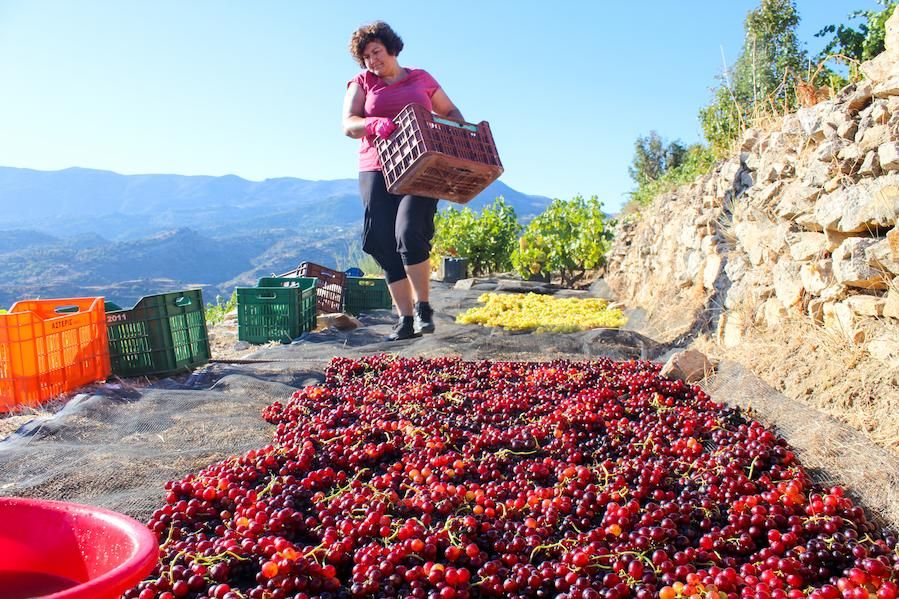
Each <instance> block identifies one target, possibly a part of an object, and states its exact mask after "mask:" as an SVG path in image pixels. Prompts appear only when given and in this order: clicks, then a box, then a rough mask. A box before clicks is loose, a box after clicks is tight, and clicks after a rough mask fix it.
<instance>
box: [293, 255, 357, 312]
mask: <svg viewBox="0 0 899 599" xmlns="http://www.w3.org/2000/svg"><path fill="white" fill-rule="evenodd" d="M297 274H298V275H299V276H301V277H315V279H316V282H315V294H316V303H317V304H318V310H319V312H321V313H323V314H333V313H334V312H340V309H341V307H342V305H343V286H344V283H346V273H342V272H340V271H339V270H334V269H331V268H328V267H327V266H322V265H321V264H316V263H315V262H303V263H302V264H300V266H299V268H298V269H297Z"/></svg>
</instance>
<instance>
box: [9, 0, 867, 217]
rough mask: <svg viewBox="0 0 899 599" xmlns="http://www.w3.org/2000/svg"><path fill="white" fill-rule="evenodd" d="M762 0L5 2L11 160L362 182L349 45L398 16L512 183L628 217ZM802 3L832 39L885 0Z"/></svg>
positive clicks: (809, 22) (807, 33)
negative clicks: (658, 157)
mask: <svg viewBox="0 0 899 599" xmlns="http://www.w3.org/2000/svg"><path fill="white" fill-rule="evenodd" d="M759 1H760V0H643V1H642V2H632V1H630V2H611V1H600V0H596V1H587V0H584V1H573V0H556V1H554V2H547V1H545V0H544V1H532V0H517V1H514V2H512V1H508V2H506V1H503V2H500V1H490V0H481V1H480V2H470V1H467V0H462V1H457V2H454V3H451V4H448V5H445V6H437V5H434V4H432V3H426V2H420V1H419V2H389V1H382V2H359V1H352V0H346V1H337V0H331V1H330V2H325V1H320V2H306V1H300V0H296V1H275V0H267V1H260V2H249V1H241V2H237V1H235V2H218V1H215V2H214V1H211V0H195V1H189V2H184V1H175V0H153V1H141V2H137V1H129V0H109V1H100V0H80V1H77V2H72V1H65V0H57V1H53V0H0V57H2V58H0V165H3V166H17V167H27V168H34V169H38V170H56V169H62V168H67V167H70V166H82V167H89V168H98V169H105V170H112V171H116V172H119V173H125V174H135V173H178V174H188V175H224V174H236V175H238V176H241V177H244V178H247V179H252V180H262V179H266V178H274V177H285V176H286V177H300V178H303V179H337V178H350V177H355V176H356V151H357V144H358V141H355V140H350V139H348V138H346V137H344V136H343V135H342V132H341V130H340V109H341V102H342V98H343V93H344V89H345V83H346V81H347V80H348V79H350V78H351V77H352V76H353V75H354V74H355V73H356V72H357V71H358V70H359V68H358V66H357V65H356V64H355V62H354V61H353V60H352V58H351V57H350V56H349V54H348V52H347V49H346V48H347V42H348V40H349V36H350V34H351V32H352V31H353V30H354V29H355V28H356V27H357V26H358V25H360V24H361V23H364V22H368V21H371V20H375V19H383V20H385V21H387V22H388V23H390V24H391V25H392V26H393V27H394V29H396V30H397V32H398V33H399V34H400V35H401V36H402V37H403V39H404V41H405V43H406V49H405V50H404V51H403V52H402V54H401V55H400V63H401V64H402V65H404V66H416V67H422V68H426V69H428V70H429V71H430V72H431V73H432V74H433V75H434V76H435V77H436V79H437V80H438V81H439V82H440V83H441V85H442V86H443V87H444V89H445V90H446V91H447V93H448V94H449V96H450V98H452V99H453V101H454V102H455V103H456V104H457V105H458V106H459V108H460V109H461V110H462V112H463V114H464V115H465V117H466V118H467V119H468V120H474V121H480V120H487V121H489V122H490V125H491V128H492V130H493V133H494V137H495V138H496V141H497V146H498V148H499V151H500V157H501V158H502V160H503V163H504V166H505V169H506V172H505V174H504V175H503V178H502V180H503V181H504V182H505V183H507V184H508V185H510V186H512V187H514V188H516V189H518V190H520V191H523V192H525V193H532V194H540V195H546V196H551V197H562V198H569V197H572V196H573V195H575V194H578V193H581V194H584V195H588V196H589V195H597V196H599V197H600V199H602V200H603V201H604V203H605V205H606V208H607V209H608V210H610V211H616V210H617V209H618V208H619V207H620V205H621V204H622V203H623V202H624V201H625V200H626V192H627V191H629V190H630V189H632V187H633V185H632V182H631V180H630V179H629V177H628V174H627V167H628V165H629V164H630V161H631V159H632V157H633V144H634V140H635V139H636V138H637V136H639V135H645V134H646V133H648V132H649V131H650V130H653V129H654V130H657V131H658V132H659V133H660V134H661V135H662V136H663V137H665V138H666V139H669V140H672V139H678V138H679V139H681V140H682V141H684V142H687V143H690V142H695V141H698V140H700V138H701V132H700V128H699V124H698V121H697V118H696V114H697V110H698V108H699V107H700V106H702V105H703V104H705V103H707V102H708V99H709V97H710V91H709V90H710V88H711V87H712V86H713V85H714V84H715V76H716V75H717V74H719V73H720V72H721V69H722V52H723V54H724V59H725V60H726V61H727V62H728V64H732V63H733V61H734V60H735V59H736V58H737V56H738V54H739V52H740V47H741V43H742V35H743V29H742V28H743V19H744V17H745V15H746V13H747V12H748V11H749V10H751V9H753V8H755V7H756V6H757V5H758V4H759ZM797 7H798V10H799V12H800V15H801V17H802V22H801V23H800V28H799V35H800V38H801V39H802V40H803V41H805V42H806V43H807V47H808V49H809V50H811V51H812V52H816V51H817V50H819V49H820V47H821V46H822V44H823V42H822V41H821V40H820V39H818V38H815V37H814V33H815V32H817V31H818V30H820V29H821V28H822V27H823V26H825V25H828V24H831V23H837V22H846V17H847V15H848V13H849V12H851V11H852V10H857V9H872V8H877V4H876V2H875V1H874V0H797ZM852 23H853V24H855V25H856V26H857V24H858V21H857V20H856V21H852Z"/></svg>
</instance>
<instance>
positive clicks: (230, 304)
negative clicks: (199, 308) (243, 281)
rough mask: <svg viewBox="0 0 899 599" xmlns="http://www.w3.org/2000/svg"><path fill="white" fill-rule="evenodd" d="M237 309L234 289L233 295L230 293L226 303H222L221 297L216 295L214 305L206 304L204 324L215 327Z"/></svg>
mask: <svg viewBox="0 0 899 599" xmlns="http://www.w3.org/2000/svg"><path fill="white" fill-rule="evenodd" d="M236 309H237V290H236V289H235V290H234V292H233V293H231V299H229V300H228V301H223V299H222V296H220V295H217V296H216V297H215V303H214V304H206V324H207V325H210V326H212V325H216V324H219V323H220V322H224V320H225V316H226V315H227V314H228V313H229V312H233V311H234V310H236Z"/></svg>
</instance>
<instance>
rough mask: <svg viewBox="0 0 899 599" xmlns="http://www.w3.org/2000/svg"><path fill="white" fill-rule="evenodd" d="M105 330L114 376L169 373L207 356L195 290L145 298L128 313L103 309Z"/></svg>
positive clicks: (200, 299) (109, 304)
mask: <svg viewBox="0 0 899 599" xmlns="http://www.w3.org/2000/svg"><path fill="white" fill-rule="evenodd" d="M106 306H107V308H119V307H118V306H116V305H115V304H113V303H112V302H107V304H106ZM106 330H107V333H108V337H109V359H110V362H111V363H112V372H113V373H115V374H117V375H119V376H143V375H167V374H174V373H176V372H182V371H187V370H190V369H192V368H195V367H197V366H200V365H202V364H205V363H206V362H208V361H209V358H210V357H211V356H210V351H209V335H208V333H207V330H206V308H205V306H204V305H203V294H202V293H201V292H200V290H199V289H193V290H189V291H175V292H172V293H160V294H157V295H147V296H144V297H142V298H141V299H140V301H139V302H137V304H135V305H134V307H133V308H131V309H130V310H122V309H112V310H109V311H107V312H106Z"/></svg>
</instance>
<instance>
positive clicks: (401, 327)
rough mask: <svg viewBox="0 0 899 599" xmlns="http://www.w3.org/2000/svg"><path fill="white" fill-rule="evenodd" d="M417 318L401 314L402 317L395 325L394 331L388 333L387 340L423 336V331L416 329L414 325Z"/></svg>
mask: <svg viewBox="0 0 899 599" xmlns="http://www.w3.org/2000/svg"><path fill="white" fill-rule="evenodd" d="M414 321H415V319H414V318H413V317H411V316H400V319H399V320H398V321H397V322H396V325H394V327H393V332H391V333H390V334H389V335H387V341H400V340H402V339H412V338H413V337H421V333H418V332H416V331H415V326H414V325H413V323H414Z"/></svg>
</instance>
